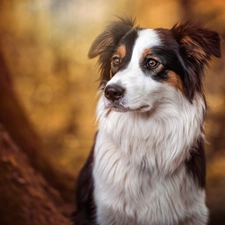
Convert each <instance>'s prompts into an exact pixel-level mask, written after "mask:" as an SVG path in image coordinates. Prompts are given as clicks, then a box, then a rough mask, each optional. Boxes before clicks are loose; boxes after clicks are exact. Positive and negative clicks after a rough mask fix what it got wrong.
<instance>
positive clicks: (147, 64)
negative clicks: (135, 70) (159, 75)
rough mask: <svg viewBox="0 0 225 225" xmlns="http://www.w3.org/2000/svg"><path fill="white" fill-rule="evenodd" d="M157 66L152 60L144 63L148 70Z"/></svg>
mask: <svg viewBox="0 0 225 225" xmlns="http://www.w3.org/2000/svg"><path fill="white" fill-rule="evenodd" d="M158 65H159V63H158V62H157V61H156V60H154V59H148V60H147V62H146V66H147V67H148V68H150V69H154V68H156V67H157V66H158Z"/></svg>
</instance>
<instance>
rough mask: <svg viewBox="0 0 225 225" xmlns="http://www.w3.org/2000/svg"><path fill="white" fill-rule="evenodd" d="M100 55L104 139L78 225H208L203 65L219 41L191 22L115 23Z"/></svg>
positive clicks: (96, 51) (86, 178)
mask: <svg viewBox="0 0 225 225" xmlns="http://www.w3.org/2000/svg"><path fill="white" fill-rule="evenodd" d="M96 56H99V63H100V68H101V86H100V90H101V97H100V99H99V103H98V106H97V120H98V123H99V127H98V132H97V134H96V137H95V144H94V147H93V149H92V151H91V154H90V156H89V158H88V160H87V162H86V164H85V165H84V167H83V169H82V170H81V173H80V175H79V178H78V184H77V192H76V198H77V205H76V207H77V211H76V212H75V213H74V220H75V222H76V224H97V225H197V224H198V225H205V224H207V221H208V209H207V207H206V205H205V155H204V144H203V142H204V133H203V123H204V118H205V113H206V103H205V97H204V93H203V87H202V77H203V71H204V66H205V65H206V64H207V62H208V61H209V60H210V59H211V56H216V57H220V38H219V35H218V34H217V33H216V32H214V31H211V30H208V29H206V28H204V27H202V26H201V25H200V24H197V23H193V22H184V23H181V24H179V25H176V26H174V27H173V28H172V29H162V28H160V29H143V28H139V27H134V24H133V22H132V21H131V20H127V19H120V20H119V21H116V22H113V23H111V24H110V25H109V26H108V27H107V28H106V30H105V31H104V32H103V33H102V34H100V35H99V36H98V37H97V38H96V40H95V42H94V43H93V45H92V47H91V49H90V52H89V57H90V58H93V57H96Z"/></svg>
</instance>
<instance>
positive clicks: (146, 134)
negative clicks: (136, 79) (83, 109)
mask: <svg viewBox="0 0 225 225" xmlns="http://www.w3.org/2000/svg"><path fill="white" fill-rule="evenodd" d="M205 107H206V106H205V101H204V97H203V96H200V95H196V97H195V98H194V100H193V102H192V103H190V102H188V101H187V100H186V99H184V97H183V95H182V93H180V94H178V95H177V96H176V98H175V101H174V98H173V100H172V101H169V100H168V99H164V100H163V99H162V100H161V103H160V104H158V105H156V106H155V107H154V108H153V110H152V111H150V112H148V113H140V112H123V113H121V112H115V111H113V110H109V109H106V108H105V106H104V103H103V98H102V97H101V98H100V100H99V104H98V107H97V116H98V122H99V134H98V136H99V137H98V138H100V139H101V143H102V142H104V143H105V146H106V148H112V147H113V148H115V149H114V151H120V154H121V157H123V156H124V159H127V160H130V162H131V163H132V164H133V166H137V167H139V168H145V169H148V170H152V171H160V173H164V174H165V175H167V174H171V173H173V172H174V170H175V169H176V168H177V167H178V166H179V165H180V164H181V163H182V162H184V161H185V160H187V159H188V158H189V154H190V151H189V150H190V148H191V147H192V146H194V144H195V143H196V141H197V140H198V139H199V138H202V136H203V131H202V127H203V122H204V114H205ZM128 155H129V157H128Z"/></svg>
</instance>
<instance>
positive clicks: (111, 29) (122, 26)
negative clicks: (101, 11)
mask: <svg viewBox="0 0 225 225" xmlns="http://www.w3.org/2000/svg"><path fill="white" fill-rule="evenodd" d="M133 26H134V21H133V20H130V19H127V18H120V20H119V21H115V22H112V23H110V24H109V25H108V26H107V27H106V29H105V31H104V32H103V33H101V34H100V35H99V36H98V37H97V38H96V39H95V41H94V42H93V44H92V46H91V48H90V50H89V53H88V56H89V58H94V57H96V56H98V55H101V54H102V53H104V51H106V50H111V49H112V48H113V47H115V46H116V45H117V44H118V43H119V41H120V39H121V38H122V37H123V36H124V35H125V34H126V33H127V32H128V31H130V30H131V29H132V28H133ZM108 48H109V49H108Z"/></svg>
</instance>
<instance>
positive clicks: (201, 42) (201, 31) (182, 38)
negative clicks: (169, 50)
mask: <svg viewBox="0 0 225 225" xmlns="http://www.w3.org/2000/svg"><path fill="white" fill-rule="evenodd" d="M171 31H172V33H173V35H174V37H175V39H176V40H177V42H178V43H179V45H180V47H181V51H182V53H183V54H184V55H185V56H186V57H187V59H191V58H192V60H193V58H194V60H196V62H198V63H200V64H201V63H203V64H204V63H207V61H209V60H210V59H211V57H212V56H215V57H218V58H219V57H220V56H221V50H220V41H221V39H220V36H219V35H218V33H216V32H215V31H212V30H209V29H207V28H204V27H203V26H202V25H201V24H200V23H196V22H192V21H185V22H182V23H181V24H178V25H175V26H174V27H173V28H172V29H171ZM192 60H191V61H192Z"/></svg>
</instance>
